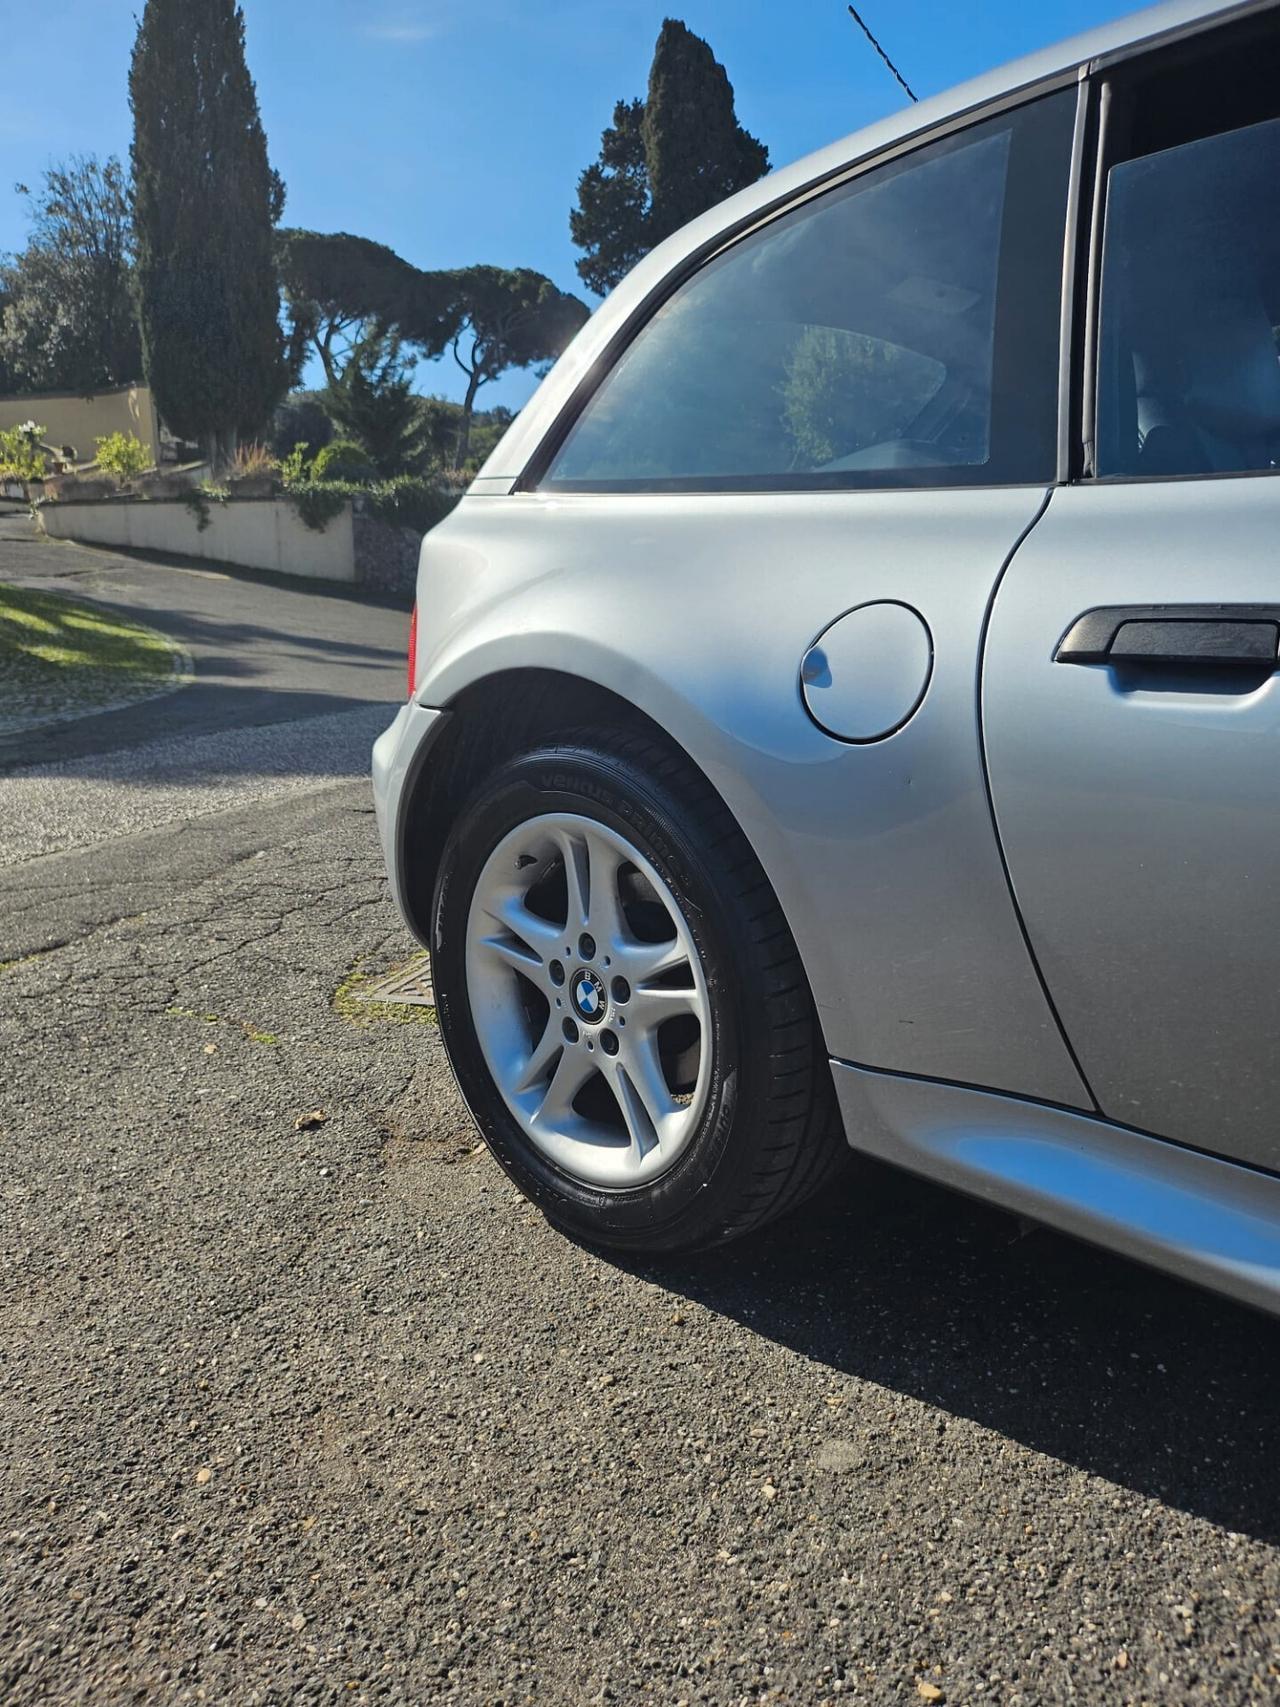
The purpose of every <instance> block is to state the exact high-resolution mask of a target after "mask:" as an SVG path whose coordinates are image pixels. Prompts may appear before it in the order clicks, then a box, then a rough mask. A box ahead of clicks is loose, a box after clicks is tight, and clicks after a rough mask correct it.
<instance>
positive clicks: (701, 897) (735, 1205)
mask: <svg viewBox="0 0 1280 1707" xmlns="http://www.w3.org/2000/svg"><path fill="white" fill-rule="evenodd" d="M548 812H575V813H580V814H584V815H586V816H589V817H594V818H596V819H598V820H600V821H601V822H603V823H604V824H606V825H607V826H610V827H611V828H613V829H614V830H616V831H620V832H621V833H622V834H624V835H626V836H627V837H628V838H629V839H630V840H631V841H632V842H633V843H634V844H635V845H636V846H637V847H638V848H639V849H640V850H641V851H642V852H643V853H644V854H645V855H646V856H647V857H648V858H649V859H650V860H651V861H652V863H653V865H654V866H655V867H656V868H657V870H658V871H659V873H660V874H661V875H662V877H663V879H664V880H665V881H666V882H667V884H668V885H669V887H670V889H671V891H672V894H673V895H674V896H675V897H676V898H677V900H678V901H679V903H680V906H681V909H682V911H683V912H684V915H685V918H686V920H687V922H688V925H689V929H690V931H691V933H692V935H693V938H694V941H695V943H696V945H697V948H698V951H699V953H700V955H701V957H702V962H703V972H704V976H705V978H706V982H707V989H708V994H709V996H710V998H711V1001H710V1006H711V1011H712V1021H711V1031H712V1049H713V1069H712V1080H711V1091H710V1094H709V1096H708V1099H707V1104H706V1108H705V1110H704V1113H703V1116H702V1118H701V1120H700V1122H699V1125H698V1128H697V1131H696V1133H695V1134H694V1136H693V1138H692V1139H691V1141H690V1142H689V1144H688V1147H687V1148H686V1149H685V1150H684V1151H683V1153H682V1154H681V1155H680V1156H679V1158H678V1160H677V1161H676V1162H675V1164H674V1165H673V1166H672V1167H671V1168H670V1169H669V1170H668V1171H667V1172H666V1173H664V1174H662V1175H661V1176H659V1177H658V1178H657V1179H655V1180H653V1181H652V1182H650V1183H649V1184H647V1185H643V1186H639V1187H636V1188H634V1189H631V1190H625V1191H605V1190H601V1189H599V1188H596V1187H593V1186H590V1185H586V1184H584V1183H582V1182H580V1181H578V1180H576V1179H574V1178H573V1177H571V1176H570V1175H568V1174H565V1173H564V1172H562V1171H561V1170H560V1169H559V1168H557V1167H556V1166H555V1165H554V1164H553V1163H552V1162H550V1161H549V1160H548V1159H547V1158H546V1157H544V1156H543V1155H542V1154H541V1153H540V1152H539V1151H538V1150H537V1149H536V1148H535V1147H534V1146H533V1145H532V1144H531V1143H530V1141H529V1140H528V1138H527V1137H526V1136H525V1134H524V1133H523V1131H522V1130H521V1127H520V1125H519V1123H518V1122H517V1121H516V1120H515V1119H514V1118H513V1117H512V1116H511V1114H510V1113H509V1111H508V1109H507V1107H506V1104H505V1103H504V1102H503V1100H502V1097H501V1095H500V1093H499V1092H498V1090H497V1088H496V1086H495V1085H494V1083H493V1080H492V1078H491V1077H490V1074H489V1071H488V1068H487V1067H486V1065H485V1062H484V1059H483V1056H482V1053H481V1049H480V1044H479V1041H478V1039H477V1037H476V1033H475V1029H474V1025H473V1022H472V1017H471V1007H470V1003H469V1000H468V996H467V989H466V948H465V938H466V924H467V916H468V912H469V909H470V905H471V899H472V894H473V891H474V888H475V885H476V882H477V880H478V877H479V874H480V871H481V869H482V867H483V865H484V862H485V860H486V859H487V858H488V856H489V854H490V853H491V851H492V850H493V848H494V847H495V846H496V845H497V843H498V842H499V841H500V840H501V838H502V837H503V836H504V835H505V834H506V833H507V832H508V831H509V830H511V829H512V828H514V827H515V826H517V825H518V824H520V823H521V822H523V821H525V820H527V819H528V818H531V817H534V816H536V815H538V814H541V813H548ZM432 919H433V928H432V975H433V980H434V985H435V992H436V1001H437V1011H438V1013H439V1017H440V1025H441V1030H442V1032H443V1035H444V1040H445V1044H446V1047H447V1049H448V1052H449V1059H450V1062H451V1064H452V1067H453V1071H454V1075H455V1077H456V1079H457V1082H458V1086H459V1089H460V1090H461V1092H462V1095H463V1097H464V1099H465V1100H466V1103H467V1105H468V1107H469V1108H470V1110H471V1113H472V1115H473V1116H474V1118H475V1121H476V1124H477V1126H478V1127H479V1128H480V1131H481V1133H482V1134H483V1136H484V1138H485V1140H486V1142H487V1143H488V1145H489V1148H490V1149H491V1150H492V1152H493V1154H494V1156H495V1157H496V1158H497V1160H498V1162H499V1163H500V1164H501V1166H502V1167H503V1168H504V1169H505V1171H506V1172H507V1173H508V1174H509V1175H510V1177H511V1178H512V1179H513V1180H514V1181H515V1183H516V1184H517V1185H518V1186H519V1187H520V1189H521V1191H523V1192H524V1194H525V1195H526V1196H527V1197H528V1198H529V1199H530V1200H531V1201H532V1202H533V1203H535V1204H537V1206H538V1207H539V1208H540V1209H541V1210H542V1211H543V1213H544V1214H545V1215H546V1216H547V1218H548V1219H549V1220H550V1221H552V1222H554V1223H555V1224H556V1225H557V1226H559V1227H561V1228H562V1229H564V1230H565V1231H566V1232H568V1233H569V1234H570V1235H572V1236H573V1237H575V1238H578V1239H581V1240H584V1241H586V1242H588V1243H592V1244H597V1245H603V1246H609V1247H612V1248H614V1249H618V1250H625V1251H633V1252H654V1253H657V1252H675V1251H690V1250H697V1249H700V1248H703V1247H706V1246H709V1245H714V1244H718V1243H721V1242H722V1241H724V1240H727V1239H732V1238H736V1237H738V1236H739V1235H740V1234H743V1233H747V1232H749V1231H751V1230H753V1229H754V1228H757V1227H760V1226H762V1225H763V1224H764V1223H765V1222H767V1221H770V1220H773V1219H774V1218H775V1217H777V1216H779V1215H782V1214H784V1213H785V1212H786V1211H788V1210H790V1209H793V1208H795V1207H796V1205H798V1204H800V1203H802V1202H804V1200H805V1199H806V1198H808V1197H810V1196H811V1195H812V1194H813V1193H814V1192H816V1191H817V1190H819V1189H820V1187H821V1186H823V1185H824V1184H825V1183H826V1182H827V1181H828V1180H829V1179H831V1178H832V1176H833V1175H834V1174H835V1173H836V1172H837V1171H838V1170H839V1168H840V1167H841V1166H842V1164H843V1163H844V1161H845V1160H846V1159H847V1157H848V1154H849V1152H848V1148H847V1145H846V1143H845V1139H844V1134H843V1131H842V1129H841V1127H840V1122H839V1118H838V1116H837V1113H836V1109H835V1097H834V1091H833V1087H832V1082H831V1070H830V1065H829V1063H828V1060H827V1057H826V1052H825V1050H824V1048H823V1045H822V1038H821V1035H820V1032H819V1028H818V1022H817V1016H816V1014H815V1012H814V1007H813V999H812V996H811V994H810V990H809V985H808V982H807V980H806V978H805V973H804V968H803V967H802V965H801V962H800V956H799V953H798V951H797V949H796V945H795V942H794V941H793V939H792V936H791V932H790V929H789V928H788V926H787V922H786V919H785V918H784V917H783V914H782V911H781V908H780V907H779V905H778V902H777V898H776V897H775V895H774V893H773V891H772V889H771V888H770V886H769V883H768V881H767V879H766V878H765V875H764V873H763V871H762V870H761V868H760V865H759V863H758V862H757V860H756V858H755V855H754V854H753V853H752V851H751V848H750V846H749V845H748V843H747V840H746V838H745V837H744V836H743V834H742V832H741V830H740V829H739V828H738V826H737V824H736V823H735V822H734V820H733V818H732V816H731V815H730V813H729V812H728V810H727V809H726V807H725V806H724V804H723V802H722V801H720V800H719V799H718V797H717V796H716V795H715V793H714V792H713V791H712V789H711V788H710V786H709V785H708V783H707V781H706V779H705V778H704V777H703V776H702V775H701V773H700V772H698V771H697V770H696V769H695V768H694V767H693V766H692V765H691V764H690V763H689V762H688V761H687V760H686V759H685V758H684V757H683V755H680V754H677V753H674V752H672V751H671V749H669V748H668V747H666V746H665V745H663V744H662V743H660V742H659V741H657V740H655V739H653V738H651V737H649V736H647V735H639V734H633V733H629V732H623V731H616V732H614V731H606V732H604V733H603V734H602V733H600V732H598V731H593V732H591V733H590V734H584V733H582V732H575V733H574V734H573V735H570V736H566V737H564V738H562V739H561V740H558V741H556V742H555V743H554V744H547V745H543V746H540V747H538V748H537V749H535V750H533V751H530V752H528V753H525V754H523V755H521V756H519V757H516V758H514V759H511V760H509V761H507V762H506V763H504V764H503V765H501V766H500V767H499V768H498V769H497V770H496V771H494V772H493V773H492V774H491V775H490V776H488V777H486V778H485V779H484V781H483V783H482V784H481V786H480V787H479V788H478V789H476V790H475V791H474V793H473V794H472V795H471V797H470V799H469V800H468V801H467V803H466V805H465V806H464V807H463V808H462V810H461V811H460V813H459V814H458V817H457V819H456V821H455V823H454V826H453V830H452V833H451V835H450V837H449V839H448V842H447V844H446V846H445V849H444V853H443V856H442V859H441V862H440V874H439V878H438V881H437V885H436V895H435V903H434V907H433V912H432Z"/></svg>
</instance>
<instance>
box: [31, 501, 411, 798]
mask: <svg viewBox="0 0 1280 1707" xmlns="http://www.w3.org/2000/svg"><path fill="white" fill-rule="evenodd" d="M0 581H7V582H10V583H13V584H15V585H18V586H33V587H40V588H42V589H44V590H45V591H49V592H59V591H61V592H65V593H66V594H68V595H69V596H71V597H74V598H88V599H92V600H93V601H94V602H95V603H97V604H102V605H106V606H107V607H108V609H111V610H118V611H121V612H123V613H125V614H127V615H130V616H134V617H137V618H138V620H140V621H143V622H147V623H149V624H151V626H152V627H154V628H158V629H160V630H161V631H162V632H163V633H165V634H168V635H170V636H171V637H172V638H173V639H175V640H177V641H179V642H180V643H181V644H182V645H183V646H184V647H185V648H186V649H187V650H188V651H189V652H190V653H191V655H192V658H193V659H194V662H195V680H194V682H193V684H192V685H191V686H190V687H189V688H187V689H185V690H184V692H183V694H182V698H181V702H180V703H177V702H174V703H170V704H166V703H165V702H164V701H159V702H149V703H144V704H142V705H138V706H130V707H128V708H127V709H126V710H123V711H119V712H108V713H106V714H105V715H103V716H100V717H93V718H86V719H83V720H82V721H81V722H80V723H79V724H78V725H77V726H76V727H75V729H74V730H70V729H67V728H65V727H64V728H60V729H59V728H50V729H45V730H43V731H42V730H35V731H30V732H28V733H26V734H24V735H21V736H18V737H16V738H14V739H12V740H0V770H4V769H12V768H13V767H14V766H16V765H31V764H38V763H40V762H42V761H46V760H51V759H57V760H60V761H64V762H65V761H66V760H68V759H74V758H83V757H88V756H90V755H92V754H95V753H105V752H109V751H112V750H113V749H118V748H120V747H123V746H136V745H138V744H139V743H140V742H142V741H146V740H152V739H155V738H157V737H163V736H166V735H169V734H171V733H173V732H174V731H175V730H180V731H181V733H182V734H183V735H184V736H185V737H188V738H190V737H192V736H196V735H201V734H207V733H213V732H221V731H225V730H228V729H241V728H249V727H262V726H264V725H267V724H273V723H284V722H290V721H295V720H297V719H299V718H304V717H316V716H321V715H323V714H326V713H336V712H342V711H348V710H350V709H352V707H353V706H359V705H368V704H370V703H371V702H376V703H380V704H385V703H388V702H391V701H395V700H400V699H402V698H403V697H404V667H405V648H406V645H407V641H408V612H407V611H402V610H398V609H395V608H391V607H388V606H387V605H385V604H375V603H370V602H369V601H368V600H366V599H363V598H357V597H355V596H353V595H351V594H346V593H344V592H343V590H342V589H341V588H326V587H325V585H324V584H323V583H320V582H298V581H293V580H289V579H286V578H285V577H282V576H275V575H272V576H267V575H259V574H255V573H253V572H252V571H250V570H218V569H213V568H208V567H204V566H200V567H195V566H179V565H176V564H167V563H159V562H155V561H148V560H145V559H142V558H138V557H126V556H121V555H118V554H116V553H114V552H109V551H99V550H93V549H90V548H88V547H85V546H79V545H72V544H69V543H67V542H65V541H58V540H47V539H44V538H43V537H42V536H41V535H39V534H38V533H37V532H36V529H35V526H34V524H33V522H32V521H31V519H30V517H29V516H27V515H26V514H17V515H15V514H9V515H0Z"/></svg>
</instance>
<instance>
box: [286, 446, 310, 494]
mask: <svg viewBox="0 0 1280 1707" xmlns="http://www.w3.org/2000/svg"><path fill="white" fill-rule="evenodd" d="M310 449H311V446H310V445H309V444H306V443H304V442H303V441H302V440H299V442H298V443H297V444H296V445H294V447H293V449H292V450H291V451H290V452H289V454H288V455H287V456H282V457H281V458H280V478H281V480H282V481H283V482H284V484H285V487H286V489H287V488H288V487H290V486H297V485H299V484H301V482H302V481H304V480H309V479H310V478H311V464H310V463H309V462H308V461H307V452H308V451H309V450H310Z"/></svg>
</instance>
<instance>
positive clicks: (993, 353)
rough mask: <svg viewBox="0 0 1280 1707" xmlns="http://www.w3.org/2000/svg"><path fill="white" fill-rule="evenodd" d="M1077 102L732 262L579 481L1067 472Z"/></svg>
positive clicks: (560, 469) (597, 432)
mask: <svg viewBox="0 0 1280 1707" xmlns="http://www.w3.org/2000/svg"><path fill="white" fill-rule="evenodd" d="M1073 114H1074V96H1073V95H1072V94H1070V93H1068V94H1064V95H1062V96H1053V97H1050V98H1048V99H1046V100H1042V101H1039V102H1036V103H1033V104H1032V105H1031V106H1029V107H1026V108H1023V109H1021V110H1020V111H1019V112H1017V113H1013V114H1006V115H1002V116H1001V117H1000V118H999V119H997V120H992V121H989V122H988V123H986V124H983V125H979V126H975V127H973V128H972V129H970V130H968V131H965V132H962V133H960V134H959V135H957V136H954V137H950V138H947V139H945V140H944V141H941V142H938V143H934V144H932V145H930V146H928V147H925V148H922V149H919V150H917V151H916V152H914V153H912V154H910V155H908V156H906V157H905V158H903V159H901V160H897V161H894V162H891V163H889V164H887V165H885V166H882V167H879V168H876V169H874V170H872V171H869V172H867V173H864V174H862V175H861V176H859V177H857V178H855V179H854V180H852V181H851V182H849V183H847V184H845V185H843V186H841V187H840V188H838V189H835V190H832V191H829V192H828V193H826V194H824V195H821V196H819V197H816V198H814V199H813V200H811V201H809V202H806V203H804V204H802V205H801V206H799V207H797V208H795V209H794V210H793V211H791V212H790V213H787V214H784V215H782V216H781V217H779V218H778V219H776V220H774V221H772V222H771V223H770V224H768V225H767V226H765V227H763V228H762V229H760V230H758V231H756V232H754V233H751V234H750V235H748V236H747V237H745V238H743V239H742V240H741V241H740V242H738V243H736V244H734V245H733V246H732V247H730V248H729V249H727V250H726V251H725V252H724V253H722V254H721V255H719V256H717V257H715V258H714V259H712V260H711V261H710V262H708V263H707V264H706V265H705V266H703V267H702V268H701V269H700V270H699V271H698V272H696V273H695V274H694V275H693V276H692V277H691V278H689V279H688V280H686V281H685V282H684V283H683V284H682V285H680V286H679V287H678V288H677V289H676V290H675V292H674V293H673V294H672V295H671V296H669V297H668V298H667V299H666V301H665V302H664V303H663V304H662V305H661V307H660V308H659V309H658V310H657V312H656V313H655V314H654V315H653V316H652V318H651V319H650V320H649V321H648V323H647V325H645V326H644V327H643V329H642V330H641V331H640V333H639V335H638V336H637V337H635V339H634V340H633V341H632V343H631V344H630V345H629V346H628V347H627V348H626V349H625V350H624V351H623V353H622V354H621V356H620V357H619V358H618V359H617V361H616V362H615V363H614V366H613V368H612V369H611V371H610V372H609V373H608V375H607V376H606V378H605V379H604V381H603V383H602V384H601V385H600V386H599V387H598V389H597V390H596V392H595V393H594V395H593V396H592V397H591V398H590V400H589V401H588V402H587V404H586V406H585V408H584V409H583V411H582V413H581V414H580V415H579V416H578V418H577V421H576V422H575V424H574V425H573V426H572V428H571V429H570V431H569V433H568V435H567V437H566V438H565V439H564V441H563V443H562V444H561V446H560V448H559V450H558V453H557V454H556V456H555V457H554V459H553V461H552V463H551V467H550V470H549V473H548V475H547V477H546V479H545V480H544V481H543V485H544V486H548V487H550V488H552V489H559V490H637V489H639V490H644V489H656V490H672V489H674V490H680V489H691V490H708V489H712V490H715V489H753V488H754V489H759V490H776V489H786V488H789V487H797V488H801V489H805V488H814V487H823V486H837V487H840V486H900V485H929V486H935V485H973V484H980V483H991V482H1007V481H1018V480H1040V479H1049V478H1051V477H1052V475H1053V464H1054V444H1055V433H1056V396H1057V391H1056V372H1057V326H1058V319H1059V292H1060V285H1061V260H1062V230H1063V220H1064V214H1065V203H1066V179H1067V162H1068V158H1069V153H1070V134H1071V124H1072V118H1073Z"/></svg>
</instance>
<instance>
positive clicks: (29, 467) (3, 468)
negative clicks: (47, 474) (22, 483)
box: [0, 421, 45, 480]
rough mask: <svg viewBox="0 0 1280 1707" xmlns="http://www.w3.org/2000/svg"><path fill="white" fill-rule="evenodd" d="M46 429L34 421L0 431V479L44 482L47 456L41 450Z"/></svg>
mask: <svg viewBox="0 0 1280 1707" xmlns="http://www.w3.org/2000/svg"><path fill="white" fill-rule="evenodd" d="M44 435H45V428H44V427H38V426H37V425H36V424H35V422H34V421H24V422H23V423H22V425H21V426H20V427H8V428H5V429H2V430H0V478H6V479H9V480H43V479H44V470H45V455H44V452H43V451H42V450H41V449H40V441H41V439H43V438H44Z"/></svg>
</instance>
